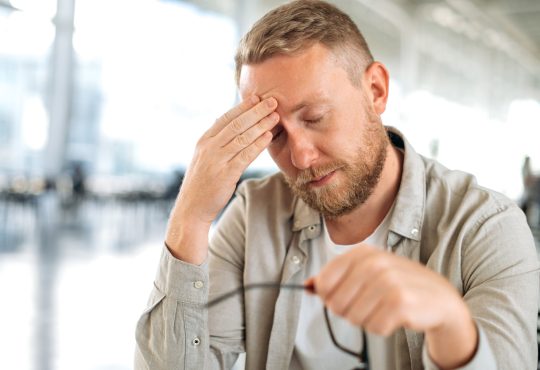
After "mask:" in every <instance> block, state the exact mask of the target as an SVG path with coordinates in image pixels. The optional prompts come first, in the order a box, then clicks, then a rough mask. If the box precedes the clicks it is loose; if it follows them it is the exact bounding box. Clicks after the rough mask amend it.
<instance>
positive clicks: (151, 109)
mask: <svg viewBox="0 0 540 370" xmlns="http://www.w3.org/2000/svg"><path fill="white" fill-rule="evenodd" d="M332 2H333V3H335V4H337V5H338V6H339V7H341V8H342V9H344V10H346V11H347V12H348V13H349V14H350V15H351V16H352V17H353V19H354V20H355V21H356V22H357V23H358V25H359V27H360V29H361V30H362V32H363V33H364V35H365V37H366V38H367V40H368V43H369V45H370V47H371V49H372V52H373V54H374V56H375V58H376V59H378V60H380V61H382V62H383V63H385V64H386V65H387V66H388V68H389V70H390V74H391V78H392V80H391V93H390V101H389V106H388V110H387V112H386V113H385V114H384V116H383V121H384V122H385V124H387V125H392V126H395V127H397V128H399V129H400V130H402V131H403V132H404V133H405V134H406V135H407V137H408V139H409V140H410V141H411V142H412V144H413V146H415V148H416V150H417V151H418V152H420V153H421V154H424V155H426V156H428V157H432V158H436V159H438V160H439V161H441V162H442V163H443V164H445V165H446V166H447V167H450V168H457V169H462V170H465V171H468V172H471V173H473V174H475V175H476V176H477V178H478V181H479V182H480V183H481V184H482V185H485V186H487V187H490V188H493V189H495V190H498V191H500V192H502V193H504V194H506V195H508V196H509V197H510V198H512V199H513V200H515V201H516V202H517V203H518V204H519V205H520V206H521V207H522V208H523V209H524V211H525V212H526V214H527V216H528V220H529V223H530V225H531V228H532V229H533V232H534V234H535V235H536V236H537V237H538V236H540V233H539V232H538V226H539V225H538V224H539V219H540V217H539V214H540V207H539V204H540V181H539V180H538V178H539V177H538V175H539V174H540V145H538V141H539V139H540V136H539V135H540V2H539V1H537V0H513V1H510V0H433V1H430V0H377V1H375V0H343V1H332ZM280 3H283V1H277V0H258V1H255V0H250V1H248V0H220V1H218V0H193V1H180V0H177V1H173V0H169V1H163V0H162V1H158V0H129V1H128V0H108V1H105V0H0V297H2V299H1V302H0V368H1V369H17V370H27V369H28V370H29V369H32V370H53V369H54V370H72V369H83V370H85V369H88V370H90V369H91V370H97V369H100V370H124V369H131V368H132V357H133V348H134V345H135V342H134V330H135V323H136V321H137V319H138V317H139V315H140V314H141V312H142V311H143V309H144V307H145V304H146V299H147V297H148V295H149V293H150V290H151V288H152V281H153V277H154V274H155V272H156V268H157V262H158V259H159V255H160V252H161V248H162V238H163V235H164V231H165V226H166V220H167V215H168V212H169V210H170V208H171V206H172V202H173V201H174V198H175V196H176V193H177V191H178V188H179V186H180V185H181V182H182V177H183V174H184V171H185V168H186V166H187V165H188V163H189V161H190V159H191V155H192V152H193V149H194V146H195V143H196V141H197V139H198V137H199V136H200V135H201V134H202V133H203V132H204V131H205V130H206V129H207V128H208V127H209V125H211V124H212V123H213V122H214V120H215V118H216V117H218V116H220V115H221V114H222V113H223V112H225V111H226V110H228V109H229V107H231V106H232V105H233V104H234V103H235V102H236V101H237V100H238V98H237V93H236V87H235V84H234V63H233V56H234V53H235V49H236V44H237V42H238V40H239V38H240V37H241V35H242V34H243V33H244V32H245V31H246V30H247V29H248V28H249V26H250V25H251V24H252V23H253V22H254V21H255V20H256V19H257V18H259V17H260V16H261V15H262V14H264V13H265V12H266V11H267V10H269V9H271V8H273V7H274V6H276V5H279V4H280ZM275 170H276V168H275V166H274V164H273V163H272V161H271V160H270V159H269V157H268V156H267V155H266V154H264V155H263V156H261V157H260V158H259V159H258V160H257V161H256V162H255V163H254V164H253V165H252V166H251V167H250V168H249V169H248V171H247V172H246V174H245V176H244V177H254V176H261V175H263V174H266V173H269V172H272V171H275Z"/></svg>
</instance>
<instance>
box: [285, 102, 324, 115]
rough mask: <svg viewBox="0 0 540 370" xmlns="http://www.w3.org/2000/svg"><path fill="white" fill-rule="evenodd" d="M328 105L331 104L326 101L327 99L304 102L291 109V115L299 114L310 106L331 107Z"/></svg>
mask: <svg viewBox="0 0 540 370" xmlns="http://www.w3.org/2000/svg"><path fill="white" fill-rule="evenodd" d="M328 103H329V102H328V99H325V98H323V99H321V100H319V101H316V102H310V101H306V100H304V101H302V102H300V103H298V104H296V105H295V106H294V107H293V108H292V109H291V113H295V112H298V111H299V110H300V109H302V108H305V107H308V106H310V105H325V106H327V105H329V104H328Z"/></svg>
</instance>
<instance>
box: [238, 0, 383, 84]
mask: <svg viewBox="0 0 540 370" xmlns="http://www.w3.org/2000/svg"><path fill="white" fill-rule="evenodd" d="M316 43H320V44H322V45H324V46H325V47H327V48H328V49H329V50H330V51H331V52H332V53H334V55H335V56H336V57H337V59H338V61H339V62H340V63H342V64H343V67H344V68H345V70H346V71H347V73H348V74H349V78H350V79H351V82H352V83H353V84H355V85H359V84H360V77H361V75H362V73H363V72H364V71H365V69H366V68H367V67H368V66H369V65H370V64H371V63H373V56H372V55H371V51H370V50H369V47H368V45H367V43H366V40H365V39H364V36H362V33H361V32H360V30H359V29H358V27H357V26H356V24H355V23H354V22H353V21H352V19H351V18H350V17H349V16H348V15H347V14H345V13H344V12H342V11H341V10H339V9H338V8H337V7H335V6H334V5H332V4H329V3H327V2H325V1H320V0H295V1H292V2H290V3H287V4H284V5H281V6H279V7H277V8H275V9H273V10H271V11H270V12H268V13H266V14H265V15H264V16H263V17H262V18H261V19H259V20H258V21H257V22H256V23H255V24H254V25H253V27H252V28H251V30H249V32H248V33H246V34H245V35H244V37H243V38H242V39H241V40H240V44H239V46H238V50H237V52H236V56H235V63H236V83H237V84H238V83H239V81H240V72H241V70H242V66H243V65H249V64H257V63H262V62H264V61H265V60H267V59H269V58H271V57H273V56H277V55H290V56H293V55H296V54H300V53H301V52H303V51H305V50H306V49H308V48H310V47H311V46H313V45H315V44H316Z"/></svg>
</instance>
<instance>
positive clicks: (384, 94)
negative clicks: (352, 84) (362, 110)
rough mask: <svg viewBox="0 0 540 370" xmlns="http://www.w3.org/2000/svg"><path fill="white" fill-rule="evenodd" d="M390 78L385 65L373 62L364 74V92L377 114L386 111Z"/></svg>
mask: <svg viewBox="0 0 540 370" xmlns="http://www.w3.org/2000/svg"><path fill="white" fill-rule="evenodd" d="M389 82H390V76H389V75H388V70H387V69H386V67H385V66H384V64H382V63H379V62H373V63H371V64H370V65H369V67H368V68H367V69H366V71H365V72H364V84H365V85H364V91H366V92H367V96H368V99H369V101H370V102H371V104H372V105H373V109H374V111H375V112H376V113H377V114H379V115H380V114H382V113H383V112H384V111H385V110H386V101H387V100H388V85H389Z"/></svg>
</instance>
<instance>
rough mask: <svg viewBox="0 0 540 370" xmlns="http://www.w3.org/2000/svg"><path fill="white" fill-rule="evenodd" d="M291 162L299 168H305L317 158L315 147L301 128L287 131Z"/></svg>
mask: <svg viewBox="0 0 540 370" xmlns="http://www.w3.org/2000/svg"><path fill="white" fill-rule="evenodd" d="M288 144H289V150H290V153H291V162H292V164H293V166H294V167H296V168H298V169H299V170H305V169H307V168H309V167H311V165H312V164H313V163H314V162H315V160H316V159H317V156H318V154H317V149H316V147H315V145H314V143H313V141H312V139H311V138H310V137H309V134H308V133H306V132H302V131H301V130H299V131H295V132H290V131H289V133H288Z"/></svg>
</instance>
